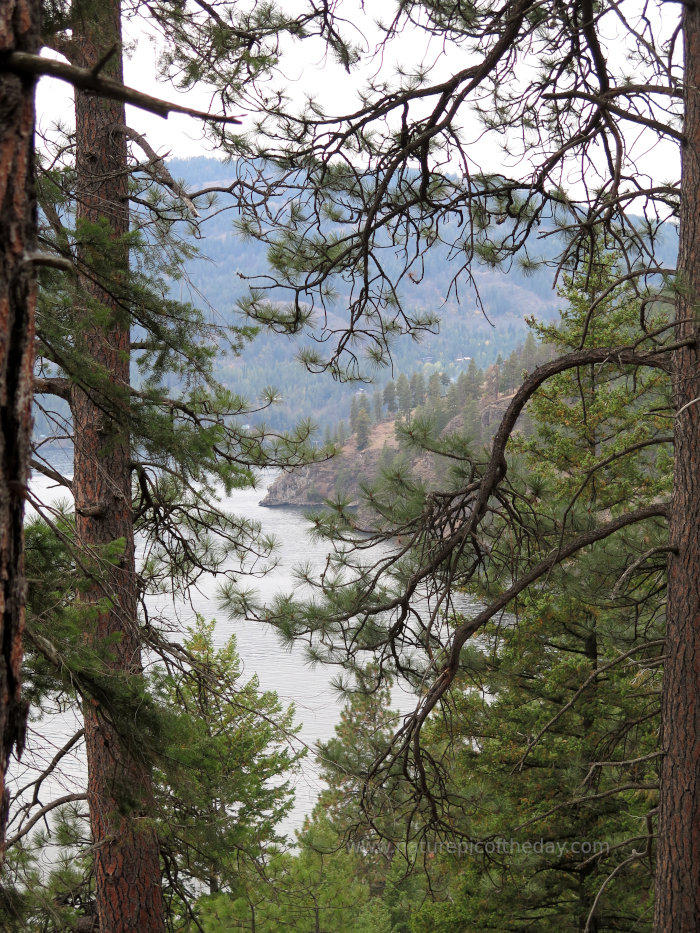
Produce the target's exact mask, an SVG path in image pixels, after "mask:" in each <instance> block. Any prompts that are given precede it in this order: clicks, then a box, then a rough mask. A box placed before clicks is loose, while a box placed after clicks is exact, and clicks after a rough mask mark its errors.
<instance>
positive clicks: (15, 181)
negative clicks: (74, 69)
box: [0, 0, 39, 862]
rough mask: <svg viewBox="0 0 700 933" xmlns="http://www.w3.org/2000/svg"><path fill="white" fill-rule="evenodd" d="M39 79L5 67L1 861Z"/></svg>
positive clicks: (27, 403) (14, 27) (18, 630)
mask: <svg viewBox="0 0 700 933" xmlns="http://www.w3.org/2000/svg"><path fill="white" fill-rule="evenodd" d="M38 24H39V3H38V2H37V0H10V2H7V0H6V2H3V3H1V4H0V53H2V52H7V51H13V50H19V51H24V52H36V51H37V48H38V44H39V28H38ZM33 146H34V82H33V80H31V79H20V78H18V77H16V76H14V75H10V74H7V73H0V862H2V859H3V855H4V849H5V825H6V821H7V794H6V789H5V773H6V769H7V765H8V762H9V758H10V754H11V753H12V750H13V748H16V749H17V753H18V754H20V753H21V750H22V742H23V735H24V728H25V721H26V709H25V705H24V703H23V701H22V697H21V692H20V687H21V684H20V664H21V660H22V630H23V628H24V596H25V582H24V574H23V534H22V521H23V516H24V496H23V493H24V489H25V487H26V483H27V472H28V464H29V442H30V432H31V399H32V393H31V384H32V363H33V330H34V309H35V305H36V287H35V281H34V275H33V272H32V266H31V263H30V262H27V254H28V253H31V252H33V250H34V247H35V238H36V203H35V199H34V175H33V164H34V163H33V154H32V153H33Z"/></svg>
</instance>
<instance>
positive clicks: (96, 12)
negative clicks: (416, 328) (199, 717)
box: [71, 0, 164, 933]
mask: <svg viewBox="0 0 700 933" xmlns="http://www.w3.org/2000/svg"><path fill="white" fill-rule="evenodd" d="M73 12H74V22H73V43H72V46H73V49H74V54H75V64H78V65H80V66H82V67H93V66H94V65H95V64H96V63H97V62H98V61H100V59H102V57H103V56H104V54H105V52H107V51H108V50H109V49H110V48H111V47H112V46H115V45H116V48H117V50H116V52H115V54H114V55H112V57H111V58H110V59H109V61H108V63H107V64H106V66H105V72H106V73H107V74H109V75H110V76H111V77H112V78H115V79H117V80H120V81H121V80H122V66H121V51H120V47H121V11H120V4H119V2H118V0H109V2H107V0H102V2H100V3H92V2H85V3H84V4H82V3H80V2H76V3H75V4H74V11H73ZM83 12H84V16H83V15H82V14H83ZM75 98H76V104H75V110H76V169H77V197H78V207H77V219H78V229H79V235H80V229H81V228H80V225H81V224H85V223H88V224H100V223H105V222H106V223H107V224H108V226H109V236H110V238H111V241H112V246H110V249H109V253H110V256H109V258H108V259H107V258H105V260H104V261H105V262H109V263H111V264H115V263H116V267H117V268H116V275H117V278H118V276H119V268H120V267H121V271H122V274H124V275H126V274H128V254H127V251H126V248H125V247H124V248H121V247H120V246H119V245H118V242H119V239H120V238H122V237H123V236H124V235H125V234H126V233H127V232H128V229H129V208H128V195H127V187H128V183H127V157H126V142H125V139H126V137H125V135H124V133H123V132H119V131H118V129H119V127H122V126H124V123H125V117H124V105H123V104H120V103H118V102H116V101H111V100H102V99H99V98H97V97H95V96H94V95H90V94H86V93H85V92H82V91H76V95H75ZM115 128H116V130H117V131H115ZM91 253H92V254H91ZM90 254H91V255H90ZM98 255H99V250H98ZM80 257H81V259H82V260H83V261H85V262H88V261H91V262H95V253H94V250H92V248H90V247H88V246H86V245H85V244H83V246H82V248H81V249H80ZM97 261H98V262H99V259H98V260H97ZM99 271H100V270H98V273H99ZM112 274H114V273H112ZM81 284H82V285H83V287H84V289H85V292H86V293H87V295H88V296H89V299H90V300H94V301H97V302H99V303H100V305H101V306H102V307H103V308H104V309H106V310H107V311H108V316H107V320H106V321H105V320H104V319H102V320H99V321H98V320H96V319H95V309H94V307H93V308H92V309H90V308H89V307H84V308H82V309H78V316H79V317H78V320H79V332H80V333H82V336H83V339H84V341H85V351H86V353H87V355H88V356H89V357H90V358H91V359H92V360H94V368H95V370H96V371H97V370H100V369H101V370H103V371H105V372H106V373H107V374H108V375H109V383H110V391H109V393H104V394H102V393H100V396H99V397H98V394H97V393H94V392H86V391H83V389H81V388H79V387H77V386H74V387H73V389H72V393H71V409H72V412H73V429H74V435H75V457H74V478H73V488H74V494H75V509H76V531H77V538H78V544H79V547H80V548H81V550H82V551H83V553H84V554H85V555H87V556H88V559H89V561H90V562H91V563H92V565H93V566H94V567H95V568H96V580H95V584H94V585H93V587H92V589H91V590H90V592H89V593H88V594H87V597H86V598H87V599H88V600H91V601H92V602H93V603H95V602H97V601H99V600H103V599H104V598H105V597H108V598H109V600H110V603H111V607H110V608H109V609H108V610H107V611H100V612H97V614H96V617H95V619H94V621H93V623H92V627H91V630H90V632H89V633H88V635H87V636H86V637H87V638H88V640H89V641H90V643H91V645H92V646H93V647H95V648H97V649H98V650H105V645H106V644H107V643H109V645H110V647H109V648H108V649H107V650H106V665H107V668H108V669H109V668H111V669H112V670H113V671H114V673H115V683H117V682H119V681H120V680H121V681H124V680H125V679H126V678H127V677H132V678H133V677H139V676H140V675H141V670H142V669H141V653H140V648H141V645H140V637H139V632H138V625H137V585H136V574H135V563H134V530H133V520H132V510H131V468H130V460H131V454H130V442H129V430H128V417H127V414H128V400H129V391H128V388H129V337H130V327H129V317H128V310H125V309H123V308H121V307H120V306H119V303H118V301H116V300H115V298H114V295H113V294H111V293H109V292H108V291H107V290H105V289H104V288H102V287H101V286H100V285H99V284H97V283H96V282H95V281H94V276H93V275H91V274H90V273H88V274H87V275H84V276H82V281H81ZM89 303H90V302H89V301H86V303H85V304H86V305H89ZM114 542H122V545H121V546H122V550H121V554H120V556H119V558H118V559H117V560H116V562H114V563H111V564H110V562H108V561H105V560H104V559H103V555H104V553H105V549H106V548H108V547H109V546H110V545H113V543H114ZM85 744H86V752H87V760H88V802H89V809H90V823H91V828H92V836H93V842H94V847H95V848H94V852H95V884H96V893H97V910H98V916H99V921H100V930H101V933H134V931H137V930H138V931H139V933H145V931H158V930H162V929H164V919H163V898H162V891H161V879H160V866H159V851H158V840H157V837H156V834H155V832H154V830H153V828H152V826H151V825H149V822H148V817H149V816H150V815H151V814H152V787H151V776H150V771H149V768H148V766H147V764H146V763H145V762H144V761H143V759H142V758H141V757H140V756H139V755H138V752H136V751H135V750H134V749H133V748H130V747H129V746H128V744H126V743H125V742H124V740H123V737H120V735H119V734H118V733H117V732H116V730H115V729H114V728H113V726H112V725H111V724H110V722H109V721H108V718H105V715H103V711H102V709H101V708H100V706H99V705H98V704H97V703H96V701H92V702H89V703H86V704H85Z"/></svg>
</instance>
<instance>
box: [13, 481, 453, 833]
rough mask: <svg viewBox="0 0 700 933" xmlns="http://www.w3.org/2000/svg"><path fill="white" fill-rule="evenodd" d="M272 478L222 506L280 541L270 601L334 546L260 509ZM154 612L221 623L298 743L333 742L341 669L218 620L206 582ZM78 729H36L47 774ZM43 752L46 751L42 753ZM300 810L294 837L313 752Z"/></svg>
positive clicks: (43, 725)
mask: <svg viewBox="0 0 700 933" xmlns="http://www.w3.org/2000/svg"><path fill="white" fill-rule="evenodd" d="M272 479H273V476H272V475H269V474H268V475H267V476H263V477H262V479H261V482H260V484H259V486H258V487H257V488H256V489H245V490H236V491H234V493H233V494H232V495H231V496H230V497H229V498H227V499H225V500H224V501H223V503H222V505H223V506H224V507H225V508H226V509H227V510H230V511H232V512H234V513H235V514H237V515H239V516H241V517H242V518H247V519H251V520H254V521H258V522H260V523H261V525H262V530H263V532H264V533H266V534H271V535H274V536H275V538H276V539H277V541H278V544H279V548H278V551H277V552H276V557H277V563H276V566H275V567H274V569H273V570H272V571H270V572H269V573H267V574H265V575H264V576H263V577H262V578H261V579H257V580H255V581H253V582H254V584H255V585H256V587H257V588H259V590H260V593H261V594H262V596H263V598H264V599H269V598H270V597H272V596H273V595H275V594H276V593H281V592H289V591H291V590H292V589H293V588H294V585H295V579H294V576H293V568H294V566H295V565H296V564H298V563H300V562H302V561H303V562H304V563H309V564H310V565H311V567H312V568H313V569H319V570H320V569H321V568H322V567H323V566H324V565H325V562H326V552H327V544H326V543H325V542H322V541H321V542H319V541H314V540H313V539H312V538H311V537H310V536H309V535H308V534H307V533H306V524H307V523H306V522H305V520H304V517H303V513H302V511H301V510H299V509H287V508H275V509H268V508H261V507H260V505H259V502H260V500H261V499H262V498H263V497H264V495H265V490H266V488H267V486H268V485H269V483H270V482H271V481H272ZM32 490H33V491H34V492H35V494H36V496H37V498H39V499H40V500H41V501H42V502H44V503H48V502H51V501H56V500H60V499H64V500H65V498H66V491H65V490H64V489H61V488H60V487H56V486H55V485H54V484H53V483H52V482H51V481H50V480H47V479H45V478H44V477H35V478H34V479H33V480H32ZM462 603H463V604H462V605H459V606H458V608H461V609H467V608H468V606H469V605H470V601H469V600H468V599H467V598H466V597H462ZM149 612H150V613H152V614H153V615H158V616H159V617H160V618H165V619H168V620H171V621H172V623H173V624H172V628H173V629H178V628H179V629H180V631H182V627H184V626H187V625H188V624H191V622H192V620H193V619H194V615H195V613H200V614H201V615H203V616H204V617H205V618H207V619H211V618H216V619H217V626H216V630H215V639H216V643H217V645H219V646H220V645H223V644H224V643H225V642H226V640H227V639H228V638H229V637H230V636H231V635H232V634H233V635H235V637H236V643H237V648H238V653H239V655H240V657H241V660H242V662H243V666H244V673H245V675H246V677H250V676H252V675H253V674H257V676H258V679H259V681H260V687H261V688H262V689H264V690H275V691H276V692H277V694H278V696H279V698H280V700H281V702H282V703H283V704H284V705H287V704H289V703H294V705H295V709H296V721H297V722H301V724H302V728H301V732H300V734H299V739H300V741H301V742H303V743H304V744H305V745H307V746H308V747H310V749H311V750H313V746H314V743H315V742H316V741H318V740H326V739H328V738H330V737H331V736H332V735H333V730H334V727H335V725H336V723H337V722H338V721H339V718H340V709H341V706H340V701H339V699H338V694H337V693H336V691H335V690H334V689H333V688H332V687H331V686H330V680H331V678H332V677H333V675H334V674H336V673H337V669H336V668H332V669H330V670H329V669H328V668H325V667H322V666H316V667H311V666H309V664H308V663H307V661H306V656H305V653H304V649H303V647H302V646H300V645H295V646H293V647H292V648H291V649H288V648H286V647H285V646H283V645H281V644H280V641H279V640H278V638H277V636H276V635H275V633H274V631H272V630H271V629H270V628H268V627H267V626H265V625H261V624H256V623H253V622H247V621H232V620H230V619H228V618H226V617H225V616H224V614H223V613H221V612H217V605H216V581H215V580H213V579H212V578H205V579H204V580H202V581H200V583H199V587H198V590H197V591H196V592H193V593H192V595H191V599H190V601H189V602H187V603H185V602H183V601H179V602H177V603H173V601H172V600H168V599H167V598H166V597H164V596H163V597H158V598H153V599H152V600H150V603H149ZM414 703H415V698H414V697H413V696H412V695H411V694H409V693H406V692H403V691H401V690H399V689H395V690H394V692H393V705H394V707H395V708H397V709H399V711H400V712H404V713H405V712H408V711H409V710H411V709H413V706H414ZM76 728H79V725H78V724H77V723H76V721H75V718H74V716H73V714H62V715H57V716H52V717H50V718H45V719H44V720H42V721H41V722H37V723H33V724H32V727H31V731H30V735H29V737H28V752H30V753H31V750H32V747H34V749H36V750H37V752H38V753H39V755H40V759H39V762H38V763H39V764H41V762H42V761H43V763H44V764H43V766H44V767H45V766H46V763H47V762H48V761H49V760H50V758H51V757H52V755H53V754H55V751H56V749H57V748H59V747H60V746H61V745H62V744H63V742H65V740H66V739H67V738H68V737H69V736H70V735H71V734H72V733H73V732H74V731H75V729H76ZM40 749H45V750H44V751H40ZM26 759H27V760H26V761H25V762H23V766H22V767H20V768H17V769H15V776H16V777H17V778H20V777H21V775H22V773H24V777H23V778H22V780H23V781H27V780H29V777H28V773H29V772H28V770H27V769H28V767H29V765H30V762H31V756H30V754H28V755H27V756H26ZM67 760H68V762H69V769H70V773H71V775H72V776H78V777H81V776H82V775H84V764H83V763H82V760H81V756H80V755H74V756H69V757H68V759H67ZM295 784H296V802H295V806H294V809H293V811H292V812H291V814H290V816H289V817H288V818H287V820H286V821H285V823H284V825H283V829H284V831H287V832H290V831H292V830H294V829H296V828H299V827H300V826H301V823H302V821H303V818H304V816H305V815H306V814H307V813H309V812H310V810H311V808H312V807H313V804H314V802H315V800H316V797H317V795H318V791H319V789H320V781H319V778H318V767H317V765H316V762H315V761H314V757H313V754H312V752H310V753H309V755H308V756H307V758H306V760H305V762H304V764H303V768H302V771H301V773H300V775H298V776H297V778H296V780H295ZM71 789H74V788H70V787H69V786H68V785H66V786H62V787H61V788H60V789H52V792H54V793H57V792H58V793H67V792H69V791H70V790H71Z"/></svg>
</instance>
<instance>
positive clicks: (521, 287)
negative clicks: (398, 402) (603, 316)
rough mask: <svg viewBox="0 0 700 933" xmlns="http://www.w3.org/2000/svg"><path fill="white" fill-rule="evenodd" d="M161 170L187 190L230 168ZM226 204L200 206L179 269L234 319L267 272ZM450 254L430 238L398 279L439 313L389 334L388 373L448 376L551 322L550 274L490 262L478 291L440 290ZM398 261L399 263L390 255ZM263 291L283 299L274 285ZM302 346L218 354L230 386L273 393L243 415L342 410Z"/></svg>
mask: <svg viewBox="0 0 700 933" xmlns="http://www.w3.org/2000/svg"><path fill="white" fill-rule="evenodd" d="M168 167H169V169H170V171H171V172H172V174H173V175H174V176H176V177H177V178H179V179H181V180H182V181H184V182H185V185H186V188H187V189H188V190H199V189H200V188H203V187H204V186H205V185H208V186H210V185H215V186H219V185H220V186H221V187H222V188H226V187H227V186H228V185H230V184H231V182H232V180H233V177H234V174H235V173H234V171H233V170H232V169H231V168H230V167H228V166H227V165H226V164H222V163H220V162H217V161H216V160H213V159H205V158H199V159H190V160H184V161H183V160H170V161H169V162H168ZM225 205H226V198H225V196H224V195H221V194H220V195H219V196H218V201H217V204H216V205H215V206H214V207H213V208H212V209H211V211H209V212H208V213H210V214H211V215H212V216H211V219H208V220H203V221H202V222H201V235H202V239H201V240H198V241H197V245H198V247H199V249H200V250H201V254H202V258H201V259H199V260H195V261H191V262H189V263H188V264H187V265H186V268H187V270H188V277H189V279H190V280H191V283H192V285H193V286H194V288H195V292H194V293H193V294H192V296H191V297H192V300H193V301H195V302H197V303H200V304H201V303H202V301H204V302H206V304H207V305H209V306H210V307H211V309H212V313H214V314H216V315H221V316H222V317H223V318H224V319H225V320H227V321H232V320H238V318H237V316H236V315H237V309H236V300H237V299H238V298H240V297H242V296H243V295H244V294H245V292H246V290H247V288H248V286H249V285H250V279H251V278H254V277H255V276H261V277H262V276H265V275H266V274H267V271H268V269H267V259H266V250H265V248H264V247H263V246H262V245H261V244H260V243H259V242H258V241H256V240H251V239H246V238H244V237H243V236H241V235H239V234H236V230H235V223H236V213H235V211H233V210H228V211H226V210H224V211H222V212H221V213H216V211H217V206H222V207H223V206H225ZM203 213H204V212H203ZM448 253H449V250H448V249H447V247H444V246H443V247H441V246H440V244H437V245H436V247H435V248H434V249H433V250H431V251H430V252H429V253H428V254H427V255H426V256H425V262H424V269H423V272H422V275H421V278H420V280H419V281H413V280H412V279H409V278H406V279H405V280H404V283H403V286H402V293H403V295H404V297H405V300H406V301H407V303H408V304H410V305H412V306H415V307H416V308H420V309H425V310H427V311H430V312H433V313H438V314H439V315H440V324H439V327H437V328H435V333H425V334H423V335H422V337H421V340H420V342H418V343H416V342H414V341H411V340H401V341H397V343H396V345H395V347H394V349H393V351H392V359H393V369H394V373H393V378H395V377H396V375H398V373H399V372H408V373H410V372H413V371H414V370H417V369H418V368H419V367H420V366H421V364H424V363H434V364H435V365H436V366H437V367H439V369H440V371H442V372H447V373H449V374H450V375H453V376H455V377H456V376H458V375H459V372H460V370H461V369H462V368H465V367H466V365H467V363H468V359H469V358H473V359H474V360H475V362H476V363H477V365H478V366H480V367H482V368H485V367H486V366H488V365H489V364H491V363H493V362H495V360H496V358H497V357H498V355H499V354H501V356H502V357H504V358H505V357H507V356H508V355H509V354H510V353H511V352H512V350H514V349H515V347H516V346H517V344H518V343H522V341H523V340H524V339H525V333H526V327H525V323H524V318H525V317H526V316H531V315H534V316H535V317H537V318H539V319H543V320H549V319H551V317H552V316H553V315H554V314H555V312H556V308H557V298H556V294H555V292H554V291H553V289H552V284H551V275H550V274H549V272H548V271H546V270H541V271H536V272H534V273H530V274H526V273H525V272H523V271H522V270H521V269H520V268H519V266H518V264H517V263H514V264H513V265H512V266H511V267H510V268H498V269H489V268H487V267H486V266H485V265H483V266H481V267H479V268H477V269H476V270H475V275H474V278H475V281H476V288H473V287H472V288H470V287H467V288H465V287H464V285H463V284H460V285H459V288H457V287H455V289H453V290H452V292H451V294H450V295H448V296H447V297H445V291H446V284H447V281H448V276H449V274H450V267H451V266H450V262H449V259H448ZM396 265H397V268H398V260H397V262H396ZM177 288H178V289H180V288H182V295H186V294H187V289H186V286H185V285H184V284H183V285H182V286H177ZM477 289H478V294H477ZM271 294H272V297H273V298H274V297H278V298H279V300H280V301H281V300H282V297H283V296H282V295H281V294H280V293H279V292H278V291H277V292H276V291H275V290H273V291H272V293H271ZM177 297H180V292H179V291H178V295H177ZM346 297H347V296H346V295H345V294H344V293H343V288H342V283H340V284H339V285H338V287H337V298H336V314H337V317H338V321H341V320H342V317H343V314H344V299H345V298H346ZM303 345H304V340H303V339H302V338H299V339H292V340H280V339H279V338H278V337H276V336H275V335H274V334H265V333H262V334H260V335H259V336H258V337H257V338H256V339H255V340H254V341H253V342H252V343H251V344H249V345H248V346H247V347H246V350H245V353H244V354H242V355H241V356H239V357H233V356H228V357H223V358H220V359H218V360H217V371H218V373H219V375H220V377H221V379H222V380H223V381H224V382H225V383H226V385H228V386H229V387H230V388H231V389H232V390H234V391H236V392H240V393H241V394H243V395H245V396H247V397H249V398H255V397H256V396H257V395H258V394H259V393H260V392H261V391H262V390H263V389H264V388H265V387H266V386H270V385H272V386H273V387H274V388H276V389H278V390H279V393H280V395H281V397H282V398H281V401H280V403H278V404H276V405H275V406H273V408H272V409H269V410H268V411H267V412H265V414H264V415H263V414H261V415H259V416H251V419H253V420H254V418H264V419H265V420H266V421H267V422H269V423H270V425H272V426H275V427H278V428H284V429H288V428H291V427H292V426H293V425H294V424H295V423H296V421H297V420H298V419H299V417H305V416H310V417H313V419H314V421H315V422H316V423H317V424H318V425H319V426H320V427H321V428H323V427H325V426H326V425H332V424H334V423H336V422H337V421H339V420H340V419H341V418H343V417H344V416H345V411H346V409H347V406H348V405H349V399H350V397H351V396H352V394H353V393H354V392H355V391H356V390H357V388H356V387H353V386H345V385H342V384H338V383H337V382H334V381H333V380H332V379H331V378H330V377H329V376H328V375H326V374H323V373H322V374H317V375H315V376H314V377H313V378H310V375H309V374H308V373H307V372H306V371H305V369H304V368H303V367H302V366H300V365H299V364H298V363H297V361H296V359H295V357H296V354H297V353H298V352H299V350H300V348H301V347H302V346H303ZM369 372H370V373H371V372H372V370H371V368H370V370H369ZM374 378H375V381H376V384H378V385H379V386H380V387H383V386H384V384H385V382H386V381H387V379H389V378H392V372H391V369H389V370H387V369H385V368H381V369H378V370H375V377H374ZM368 391H372V389H371V388H370V389H368Z"/></svg>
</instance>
